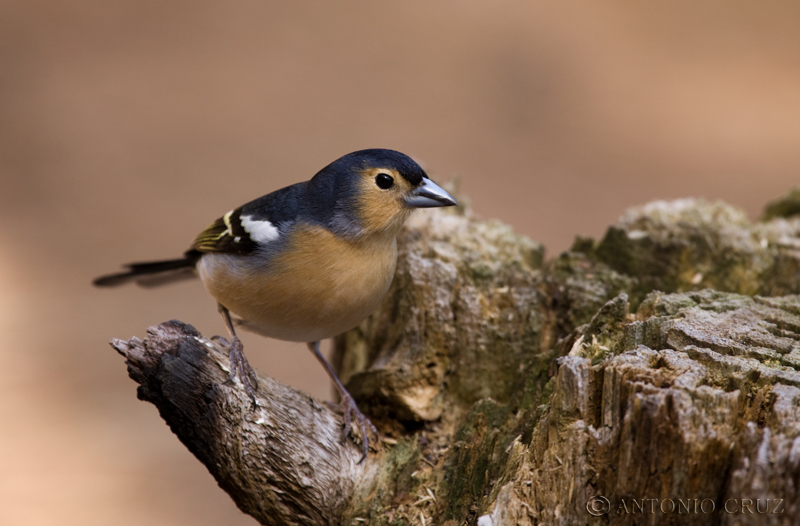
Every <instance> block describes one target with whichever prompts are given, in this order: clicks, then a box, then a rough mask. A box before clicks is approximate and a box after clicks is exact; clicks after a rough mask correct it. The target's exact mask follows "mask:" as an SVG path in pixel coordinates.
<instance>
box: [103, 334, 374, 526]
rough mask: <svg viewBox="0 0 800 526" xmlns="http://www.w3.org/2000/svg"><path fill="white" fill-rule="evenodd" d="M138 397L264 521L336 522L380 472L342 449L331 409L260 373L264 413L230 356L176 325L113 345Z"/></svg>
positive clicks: (243, 507)
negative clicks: (234, 375) (233, 373)
mask: <svg viewBox="0 0 800 526" xmlns="http://www.w3.org/2000/svg"><path fill="white" fill-rule="evenodd" d="M113 346H114V347H115V348H116V349H117V350H118V351H119V352H120V353H121V354H123V355H124V356H125V357H126V358H127V361H126V363H127V365H128V374H129V375H130V376H131V378H133V379H134V380H135V381H136V382H138V383H139V384H140V387H139V390H138V395H139V398H140V399H142V400H146V401H148V402H151V403H153V404H154V405H155V406H156V407H158V410H159V412H160V413H161V416H162V417H163V418H164V420H165V421H166V422H167V423H168V424H169V426H170V428H171V429H172V431H173V432H174V433H175V434H176V435H177V436H178V438H180V439H181V441H182V442H183V443H184V445H186V447H187V448H189V450H190V451H191V452H192V453H193V454H194V455H195V456H196V457H197V458H198V459H199V460H200V461H201V462H203V464H205V466H206V467H207V468H208V470H209V471H210V472H211V474H212V475H214V478H216V480H217V482H218V483H219V485H220V487H221V488H222V489H224V490H225V491H227V492H228V493H229V494H230V495H231V496H232V497H233V498H234V500H235V501H236V504H237V505H238V506H239V508H240V509H241V510H242V511H243V512H245V513H248V514H250V515H252V516H253V517H255V518H256V519H257V520H258V521H259V522H261V523H262V524H270V525H272V524H275V525H278V524H280V525H283V524H298V525H299V524H303V525H307V524H329V523H332V522H336V520H337V519H338V517H340V516H341V514H342V513H343V511H344V510H345V508H346V507H347V506H348V504H349V500H350V499H351V498H352V496H353V495H354V487H355V486H356V485H358V484H359V483H360V481H361V480H362V478H365V477H366V475H368V474H369V473H370V470H372V469H374V464H373V463H372V462H369V463H366V462H365V463H362V464H358V461H359V458H360V457H361V453H360V448H358V447H356V446H355V445H353V444H352V443H350V444H342V441H341V437H342V426H341V418H340V417H338V416H337V415H335V414H334V413H333V412H332V411H331V410H330V409H329V408H328V407H327V406H326V405H324V404H322V403H320V402H318V401H316V400H314V399H313V398H311V397H309V396H307V395H304V394H303V393H300V392H298V391H296V390H294V389H291V388H289V387H286V386H284V385H282V384H280V383H278V382H276V381H275V380H272V379H271V378H268V377H265V376H259V378H258V380H259V389H258V397H257V399H256V402H257V407H255V408H254V407H253V406H252V402H251V400H250V398H249V397H248V396H247V394H246V393H245V392H244V389H243V387H242V385H241V383H240V382H239V381H238V380H236V381H235V383H233V382H231V381H230V380H229V374H230V367H229V361H228V358H227V352H226V351H225V350H224V349H222V348H221V347H220V346H219V345H218V344H217V343H215V342H212V341H210V340H207V339H205V338H203V337H202V336H201V335H200V334H199V333H198V332H197V331H196V330H195V329H194V328H193V327H191V326H188V325H185V324H183V323H181V322H178V321H170V322H167V323H163V324H161V325H159V326H158V327H152V328H150V329H149V331H148V337H147V338H145V340H144V341H141V340H139V339H137V338H134V339H132V340H130V341H128V342H124V341H120V340H115V341H114V342H113Z"/></svg>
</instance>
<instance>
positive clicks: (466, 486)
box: [113, 191, 800, 526]
mask: <svg viewBox="0 0 800 526" xmlns="http://www.w3.org/2000/svg"><path fill="white" fill-rule="evenodd" d="M797 195H798V192H797V191H794V192H792V193H790V194H788V195H787V196H786V197H785V198H783V199H781V200H778V201H776V202H775V203H772V204H770V206H769V207H768V208H767V212H766V213H765V216H764V218H763V219H762V220H761V221H759V222H756V223H751V222H749V221H748V220H747V218H746V217H745V216H744V214H742V213H741V212H739V211H738V210H736V209H734V208H732V207H730V206H728V205H726V204H724V203H719V202H716V203H709V202H704V201H701V200H693V199H687V200H679V201H671V202H655V203H650V204H648V205H645V206H643V207H639V208H635V209H631V210H629V211H627V212H626V213H625V214H624V215H623V216H622V218H621V219H620V220H619V221H618V222H617V223H616V224H615V225H613V226H611V227H610V228H609V229H608V231H607V233H606V235H605V236H604V238H603V239H601V240H599V241H596V240H592V239H587V238H578V239H576V242H575V244H574V245H573V247H572V249H571V250H569V251H567V252H565V253H563V254H561V255H560V256H558V257H556V258H554V259H553V260H551V261H548V262H544V252H543V249H542V247H541V245H539V244H537V243H535V242H533V241H531V240H529V239H527V238H525V237H523V236H518V235H515V234H514V233H513V232H512V231H511V229H510V228H509V227H507V226H505V225H503V224H501V223H499V222H496V221H481V220H479V219H476V218H475V217H473V216H472V215H471V214H470V213H469V211H468V210H465V209H462V210H461V211H459V212H455V213H443V211H441V210H436V211H428V212H422V213H418V214H416V215H415V216H413V217H412V219H410V220H409V222H408V224H407V225H406V227H405V228H404V230H403V231H402V232H401V234H400V236H399V238H398V245H399V247H398V248H399V259H398V267H397V273H396V276H395V280H394V282H393V284H392V288H391V290H390V291H389V293H388V294H387V296H386V298H385V300H384V302H383V304H382V306H381V307H380V308H379V310H378V311H377V312H376V313H375V314H374V315H373V316H371V317H370V318H369V319H368V320H365V321H364V322H363V323H362V324H361V325H360V326H359V327H357V328H356V329H354V330H352V331H350V332H348V333H346V334H344V335H342V336H340V337H338V338H337V340H336V346H335V355H334V361H335V364H336V367H337V368H338V369H339V371H340V372H341V376H342V379H343V380H344V381H345V382H346V383H347V386H348V389H349V390H350V392H351V393H352V394H353V395H354V397H355V398H356V400H357V402H358V404H359V407H361V409H362V410H363V411H364V412H365V413H367V414H368V415H370V416H371V418H372V419H373V421H374V423H375V424H376V425H377V427H378V428H379V430H380V431H381V433H382V434H383V436H384V440H383V444H382V446H381V447H379V448H377V449H376V450H373V451H372V452H371V454H370V456H369V457H368V459H367V460H366V461H365V462H363V463H360V464H359V463H358V460H359V458H360V449H359V446H358V444H357V441H358V438H357V437H350V438H349V439H348V440H346V441H344V442H343V441H342V436H341V434H342V421H341V416H340V415H338V414H336V413H335V412H334V411H333V410H331V409H329V408H328V406H327V405H325V404H323V403H320V402H317V401H316V400H313V399H311V398H310V397H308V396H306V395H304V394H302V393H300V392H298V391H296V390H295V389H292V388H291V387H288V386H285V385H281V384H280V383H278V382H276V381H274V380H272V379H270V378H268V377H266V376H263V375H262V376H260V377H259V393H258V394H259V396H258V405H257V406H256V407H252V405H251V403H250V400H249V399H248V398H247V396H246V395H245V394H244V392H243V390H242V386H241V384H240V383H239V382H238V381H236V380H234V381H230V380H229V365H228V359H227V351H226V350H225V348H224V347H223V346H220V345H218V344H217V343H216V342H213V341H210V340H207V339H205V338H204V337H203V336H201V335H200V334H198V333H197V332H196V331H195V330H194V329H193V328H192V327H190V326H188V325H185V324H183V323H181V322H176V321H171V322H167V323H164V324H162V325H160V326H158V327H154V328H151V329H150V330H149V334H148V336H147V338H145V339H144V340H143V341H142V340H138V339H136V338H134V339H132V340H130V341H127V342H125V341H119V340H115V341H114V342H113V346H114V347H115V348H116V349H117V350H118V351H119V352H120V353H122V354H123V355H124V356H125V357H126V359H127V364H128V371H129V375H130V376H131V378H133V379H134V380H135V381H136V382H137V383H139V384H140V387H139V390H138V393H139V397H140V398H141V399H143V400H146V401H149V402H151V403H153V404H155V405H156V406H157V407H158V409H159V411H160V413H161V416H162V417H163V418H164V420H165V421H166V422H167V424H168V425H169V426H170V428H171V429H172V431H173V432H174V433H175V434H176V435H177V436H178V438H179V439H180V440H181V441H182V442H183V443H184V444H185V445H186V447H188V448H189V449H190V450H191V451H192V453H194V454H195V456H197V458H198V459H199V460H200V461H201V462H203V463H204V464H205V465H206V467H207V468H208V469H209V471H210V472H211V474H212V475H213V476H214V477H215V478H216V480H217V482H218V483H219V485H220V487H221V488H222V489H223V490H225V491H226V492H228V494H229V495H230V496H231V498H232V499H233V500H234V501H235V502H236V504H237V505H238V506H239V508H240V509H242V510H243V511H244V512H245V513H249V514H250V515H252V516H253V517H255V518H256V519H257V520H258V521H259V522H260V523H262V524H305V525H312V526H313V525H323V524H346V525H350V524H371V525H387V526H389V525H391V526H399V525H411V524H414V525H417V524H419V525H423V524H424V525H429V524H441V525H446V526H459V525H462V524H467V525H478V526H489V525H492V526H510V525H533V524H563V525H568V524H570V525H571V524H593V525H594V524H597V525H600V524H631V525H633V524H687V523H691V524H709V525H717V524H799V523H800V296H798V295H797V294H798V293H800V217H798V215H797V213H798V211H800V207H798V206H797ZM460 200H461V199H460Z"/></svg>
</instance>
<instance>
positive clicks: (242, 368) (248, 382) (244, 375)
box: [217, 303, 258, 407]
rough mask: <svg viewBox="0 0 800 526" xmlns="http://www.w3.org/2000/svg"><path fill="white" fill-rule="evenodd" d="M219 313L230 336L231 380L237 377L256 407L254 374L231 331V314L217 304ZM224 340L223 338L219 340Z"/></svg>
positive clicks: (238, 341) (239, 343)
mask: <svg viewBox="0 0 800 526" xmlns="http://www.w3.org/2000/svg"><path fill="white" fill-rule="evenodd" d="M217 307H218V308H219V313H220V314H222V320H223V321H224V322H225V327H226V328H227V329H228V334H230V336H231V341H230V344H229V345H228V353H229V354H228V356H229V358H230V360H231V380H233V379H234V377H236V376H238V377H239V379H240V380H241V381H242V385H244V390H245V392H246V393H247V396H249V397H250V400H252V402H253V407H255V405H256V389H258V381H257V380H256V373H255V371H253V368H252V367H250V364H249V363H248V362H247V358H245V356H244V345H242V342H241V340H239V338H238V337H237V336H236V331H234V330H233V322H232V321H231V314H230V312H228V309H227V308H225V306H224V305H222V304H221V303H218V304H217ZM220 339H221V340H224V338H220Z"/></svg>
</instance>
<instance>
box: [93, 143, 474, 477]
mask: <svg viewBox="0 0 800 526" xmlns="http://www.w3.org/2000/svg"><path fill="white" fill-rule="evenodd" d="M457 205H458V203H457V202H456V200H455V199H454V198H453V197H452V196H451V195H450V194H449V193H447V192H446V191H445V190H444V189H442V188H441V187H439V186H438V185H436V184H435V183H434V182H433V181H432V180H431V179H430V178H429V177H428V175H427V174H426V173H425V171H424V170H423V169H422V168H421V167H420V166H419V164H417V163H416V162H415V161H414V160H412V159H411V158H410V157H409V156H407V155H405V154H403V153H400V152H398V151H395V150H388V149H378V148H374V149H366V150H359V151H355V152H352V153H349V154H347V155H344V156H342V157H340V158H339V159H337V160H335V161H333V162H332V163H330V164H329V165H327V166H325V167H324V168H322V169H321V170H320V171H319V172H317V173H316V174H315V175H314V176H313V177H312V178H311V179H309V180H308V181H304V182H300V183H296V184H293V185H290V186H287V187H285V188H281V189H279V190H275V191H273V192H272V193H269V194H267V195H264V196H262V197H259V198H258V199H255V200H253V201H250V202H248V203H246V204H244V205H242V206H240V207H239V208H235V209H233V210H231V211H229V212H227V213H226V214H224V215H223V216H222V217H220V218H219V219H217V220H216V221H214V222H213V223H211V224H210V225H209V226H208V227H207V228H206V229H205V230H203V231H202V232H201V233H200V234H199V235H198V236H197V237H196V238H195V239H194V242H193V243H192V244H191V246H190V248H189V249H188V250H187V251H186V252H184V254H183V257H181V258H178V259H170V260H164V261H152V262H142V263H130V264H127V265H124V267H125V268H126V270H125V271H124V272H119V273H115V274H110V275H105V276H101V277H99V278H97V279H95V280H94V285H96V286H98V287H113V286H117V285H122V284H125V283H130V282H135V283H137V284H139V285H141V286H144V287H154V286H160V285H163V284H166V283H172V282H175V281H179V280H183V279H186V278H194V277H199V278H200V281H201V282H202V284H203V286H204V287H205V289H206V291H207V292H208V293H209V294H210V295H211V296H212V297H213V298H214V299H215V300H216V302H217V307H218V310H219V312H220V314H221V315H222V319H223V322H224V324H225V327H226V329H227V332H228V336H229V337H230V341H227V340H225V339H224V338H220V339H221V340H223V341H224V342H225V343H226V344H227V345H228V352H229V357H230V362H231V372H230V379H231V380H233V379H234V378H237V377H238V378H239V380H240V381H241V382H242V385H243V387H244V390H245V391H246V393H247V394H248V396H249V397H250V399H251V401H252V402H253V405H255V393H256V390H257V388H258V383H257V380H256V376H255V373H254V371H253V369H252V368H251V367H250V364H249V363H248V361H247V358H246V357H245V355H244V347H243V345H242V342H241V340H239V338H238V337H237V335H236V330H235V327H242V328H243V329H245V330H249V331H252V332H255V333H258V334H260V335H263V336H266V337H269V338H275V339H278V340H287V341H295V342H305V343H307V345H308V348H309V350H310V351H311V352H312V353H313V354H314V356H315V357H316V358H317V360H319V362H320V363H321V364H322V366H323V367H324V368H325V370H326V372H327V374H328V375H329V376H330V378H331V380H332V381H333V383H334V385H335V386H336V389H337V391H338V393H339V400H340V402H339V407H340V409H341V411H342V413H343V417H344V433H343V439H346V438H347V437H348V436H349V435H350V431H351V429H352V427H351V422H354V423H355V425H356V426H357V427H358V430H359V432H360V434H361V444H362V453H363V454H362V457H361V460H360V461H359V462H361V461H363V460H364V459H365V458H366V456H367V454H368V452H369V438H368V431H371V432H372V433H373V434H374V435H375V436H376V437H377V436H378V435H377V430H376V429H375V427H374V425H373V424H372V422H371V421H370V420H369V419H368V418H367V417H366V416H364V414H363V413H361V411H359V409H358V407H357V405H356V403H355V401H354V399H353V397H352V396H351V395H350V394H349V393H348V392H347V390H346V389H345V387H344V385H342V382H341V381H340V380H339V378H338V376H337V375H336V372H335V371H334V369H333V368H332V367H331V366H330V364H329V363H328V362H327V360H325V358H324V357H323V355H322V354H321V353H320V349H319V346H320V341H321V340H324V339H326V338H332V337H334V336H336V335H338V334H341V333H344V332H346V331H348V330H350V329H352V328H353V327H355V326H357V325H358V324H359V323H361V321H363V320H364V319H366V318H367V317H368V316H369V315H370V314H371V313H372V312H373V311H375V310H376V309H377V307H378V305H379V304H380V302H381V300H382V299H383V297H384V296H385V295H386V293H387V292H388V290H389V286H390V284H391V282H392V279H393V277H394V272H395V267H396V264H397V233H398V231H399V230H400V228H401V227H402V225H403V223H404V222H405V220H406V218H407V217H408V216H409V215H410V213H411V212H412V211H413V210H415V209H418V208H433V207H448V206H457ZM232 315H233V316H232Z"/></svg>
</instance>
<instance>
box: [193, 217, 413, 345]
mask: <svg viewBox="0 0 800 526" xmlns="http://www.w3.org/2000/svg"><path fill="white" fill-rule="evenodd" d="M292 238H293V239H294V240H297V241H296V242H294V243H293V244H292V245H291V246H290V248H289V249H288V250H285V251H284V253H283V254H281V255H278V256H276V257H274V258H273V259H272V260H271V261H270V262H269V268H262V269H258V270H256V269H254V268H248V267H246V268H242V266H241V265H236V267H234V266H233V263H234V260H235V259H236V258H241V257H242V256H234V255H227V254H213V253H212V254H205V255H204V256H203V257H202V258H201V260H200V261H199V262H198V265H197V269H198V271H199V274H200V279H201V280H202V281H203V284H204V285H205V287H206V289H207V290H208V292H209V293H210V294H211V295H212V296H214V297H215V298H216V299H217V301H218V302H220V303H221V304H222V305H224V306H225V307H227V308H228V310H230V311H231V312H233V313H234V314H236V315H237V316H239V317H240V318H242V320H244V322H245V323H244V328H246V329H248V330H252V331H254V332H258V333H260V334H263V335H264V336H268V337H271V338H277V339H280V340H289V341H302V342H311V341H319V340H322V339H325V338H330V337H333V336H336V335H337V334H341V333H343V332H345V331H347V330H349V329H352V328H353V327H355V326H356V325H358V324H359V323H360V322H361V321H362V320H364V319H365V318H366V317H367V316H369V315H370V314H371V313H372V312H373V311H374V310H375V309H376V308H377V306H378V304H379V303H380V301H381V299H382V298H383V296H384V295H385V294H386V291H387V290H388V289H389V285H390V284H391V282H392V278H393V276H394V270H395V265H396V262H397V244H396V240H395V236H394V235H391V236H389V235H385V236H382V237H379V238H372V239H370V240H369V242H366V241H348V240H345V239H341V238H338V237H336V236H334V235H333V234H331V233H330V232H329V231H327V230H325V229H323V228H321V227H311V226H309V227H304V230H303V231H302V232H296V233H295V235H294V236H292ZM247 257H250V256H247ZM251 261H252V259H251ZM234 268H236V270H234Z"/></svg>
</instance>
